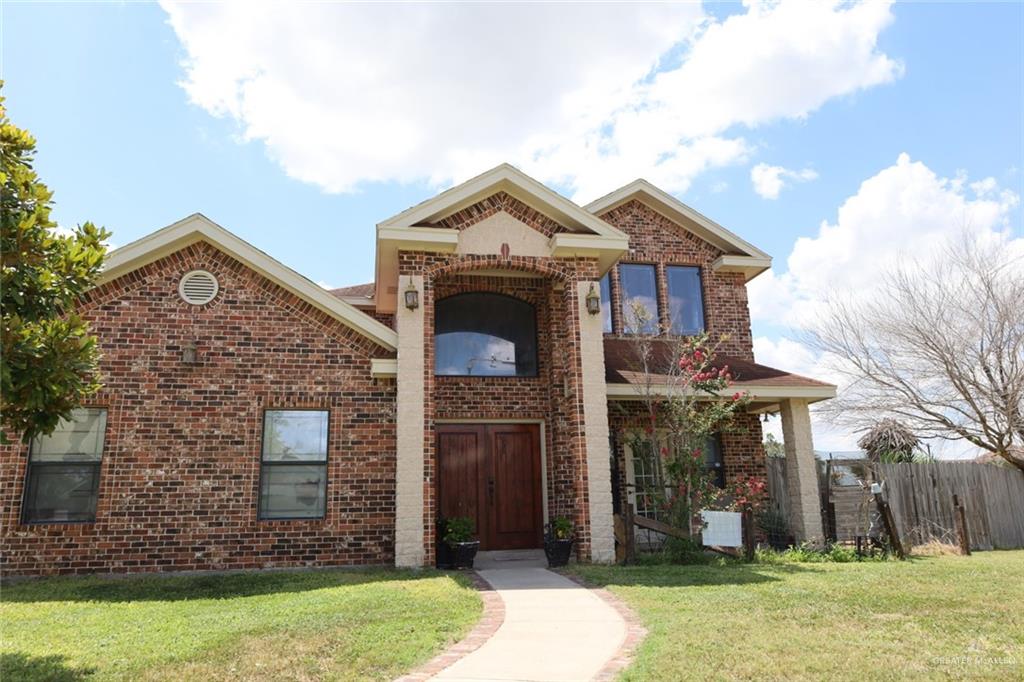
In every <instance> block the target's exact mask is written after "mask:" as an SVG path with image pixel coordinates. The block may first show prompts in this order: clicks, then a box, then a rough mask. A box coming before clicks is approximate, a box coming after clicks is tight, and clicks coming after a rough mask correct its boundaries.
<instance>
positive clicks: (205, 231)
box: [99, 213, 398, 350]
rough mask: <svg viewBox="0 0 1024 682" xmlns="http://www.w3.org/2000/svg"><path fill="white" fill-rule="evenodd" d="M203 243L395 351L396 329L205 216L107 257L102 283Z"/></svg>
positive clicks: (149, 237) (151, 235)
mask: <svg viewBox="0 0 1024 682" xmlns="http://www.w3.org/2000/svg"><path fill="white" fill-rule="evenodd" d="M200 241H205V242H207V243H209V244H210V245H212V246H213V247H215V248H217V249H219V250H220V251H223V252H224V253H226V254H227V255H229V256H231V257H232V258H234V259H236V260H238V261H240V262H242V263H244V264H245V265H246V266H248V267H250V268H252V269H253V270H255V271H256V272H258V273H260V274H261V275H263V276H264V277H266V278H267V279H269V280H270V281H272V282H274V283H275V284H277V285H279V286H281V287H283V288H285V289H287V290H288V291H290V292H291V293H293V294H295V295H296V296H298V297H299V298H301V299H302V300H304V301H306V302H307V303H309V304H310V305H313V306H315V307H316V308H318V309H320V310H322V311H323V312H325V313H327V314H328V315H330V316H331V317H333V318H335V319H337V320H338V321H339V322H341V323H342V324H344V325H346V326H347V327H350V328H352V329H354V330H355V331H357V332H359V333H360V334H362V335H364V336H366V337H367V338H369V339H370V340H372V341H373V342H375V343H377V344H379V345H380V346H382V347H383V348H386V349H388V350H395V349H396V348H397V346H398V335H397V334H396V333H395V331H394V330H392V329H391V328H389V327H387V326H385V325H384V324H381V323H380V322H378V321H377V320H375V319H374V318H372V317H370V316H369V315H367V314H366V313H364V312H362V311H361V310H358V309H357V308H356V307H355V306H353V305H351V304H349V303H346V302H345V301H343V300H341V299H339V298H338V297H336V296H334V295H332V294H330V293H329V292H328V291H326V290H325V289H324V288H323V287H321V286H319V285H317V284H315V283H313V282H311V281H310V280H308V279H306V278H305V277H303V276H302V275H300V274H299V273H297V272H295V271H294V270H292V269H291V268H289V267H287V266H285V265H283V264H282V263H280V262H279V261H277V260H275V259H273V258H271V257H270V256H268V255H267V254H266V253H264V252H263V251H260V250H259V249H257V248H256V247H255V246H253V245H252V244H250V243H248V242H247V241H245V240H243V239H241V238H239V237H237V236H235V235H234V234H232V233H231V232H228V231H227V230H225V229H224V228H223V227H221V226H220V225H217V224H216V223H214V222H213V221H212V220H210V219H209V218H207V217H206V216H204V215H202V214H201V213H193V214H192V215H190V216H189V217H187V218H185V219H183V220H179V221H178V222H176V223H174V224H172V225H168V226H167V227H165V228H163V229H160V230H157V231H156V232H153V233H152V234H149V235H147V236H145V237H143V238H141V239H138V240H136V241H134V242H132V243H130V244H127V245H125V246H122V247H121V248H119V249H116V250H114V251H112V252H111V253H110V254H109V255H108V256H107V260H106V262H105V264H104V270H103V273H102V275H100V278H99V282H100V283H101V284H102V283H104V282H109V281H111V280H113V279H115V278H117V277H120V276H121V275H124V274H127V273H129V272H132V271H133V270H137V269H138V268H140V267H142V266H144V265H147V264H148V263H152V262H153V261H155V260H158V259H160V258H163V257H164V256H167V255H169V254H171V253H174V252H175V251H178V250H180V249H182V248H184V247H186V246H188V245H189V244H194V243H196V242H200Z"/></svg>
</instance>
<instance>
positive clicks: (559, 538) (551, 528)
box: [544, 516, 576, 568]
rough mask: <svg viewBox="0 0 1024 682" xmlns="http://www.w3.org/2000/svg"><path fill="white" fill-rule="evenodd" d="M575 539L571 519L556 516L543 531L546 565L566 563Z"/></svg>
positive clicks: (552, 565)
mask: <svg viewBox="0 0 1024 682" xmlns="http://www.w3.org/2000/svg"><path fill="white" fill-rule="evenodd" d="M575 541H576V538H575V537H574V535H573V527H572V521H570V520H569V519H568V518H567V517H565V516H556V517H555V518H554V520H552V521H551V523H549V524H548V525H547V528H546V529H545V531H544V555H545V556H547V558H548V566H550V567H552V568H555V567H558V566H565V565H566V564H568V563H569V557H570V556H571V555H572V544H573V542H575Z"/></svg>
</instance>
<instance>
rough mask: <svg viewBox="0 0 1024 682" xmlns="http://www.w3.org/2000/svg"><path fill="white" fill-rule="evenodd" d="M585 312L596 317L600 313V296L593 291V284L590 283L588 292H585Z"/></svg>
mask: <svg viewBox="0 0 1024 682" xmlns="http://www.w3.org/2000/svg"><path fill="white" fill-rule="evenodd" d="M587 312H588V313H590V314H591V315H597V314H598V313H599V312H601V296H600V295H599V294H598V293H597V291H596V290H595V289H594V283H593V282H591V283H590V291H588V292H587Z"/></svg>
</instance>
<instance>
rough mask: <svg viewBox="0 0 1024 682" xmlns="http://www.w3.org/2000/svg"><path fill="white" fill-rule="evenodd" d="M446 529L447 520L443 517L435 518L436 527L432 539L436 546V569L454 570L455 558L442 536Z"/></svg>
mask: <svg viewBox="0 0 1024 682" xmlns="http://www.w3.org/2000/svg"><path fill="white" fill-rule="evenodd" d="M447 529H448V519H446V518H444V517H443V516H439V517H438V518H437V525H436V527H435V532H434V538H435V545H436V554H437V561H436V563H437V567H438V568H454V564H455V558H454V556H453V554H452V548H451V547H449V546H448V543H447V542H445V540H444V536H445V533H446V532H447Z"/></svg>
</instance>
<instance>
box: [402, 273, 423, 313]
mask: <svg viewBox="0 0 1024 682" xmlns="http://www.w3.org/2000/svg"><path fill="white" fill-rule="evenodd" d="M405 307H406V308H408V309H409V310H416V309H417V308H419V307H420V292H418V291H417V290H416V286H415V285H414V284H413V283H412V280H409V286H407V287H406V288H405Z"/></svg>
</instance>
